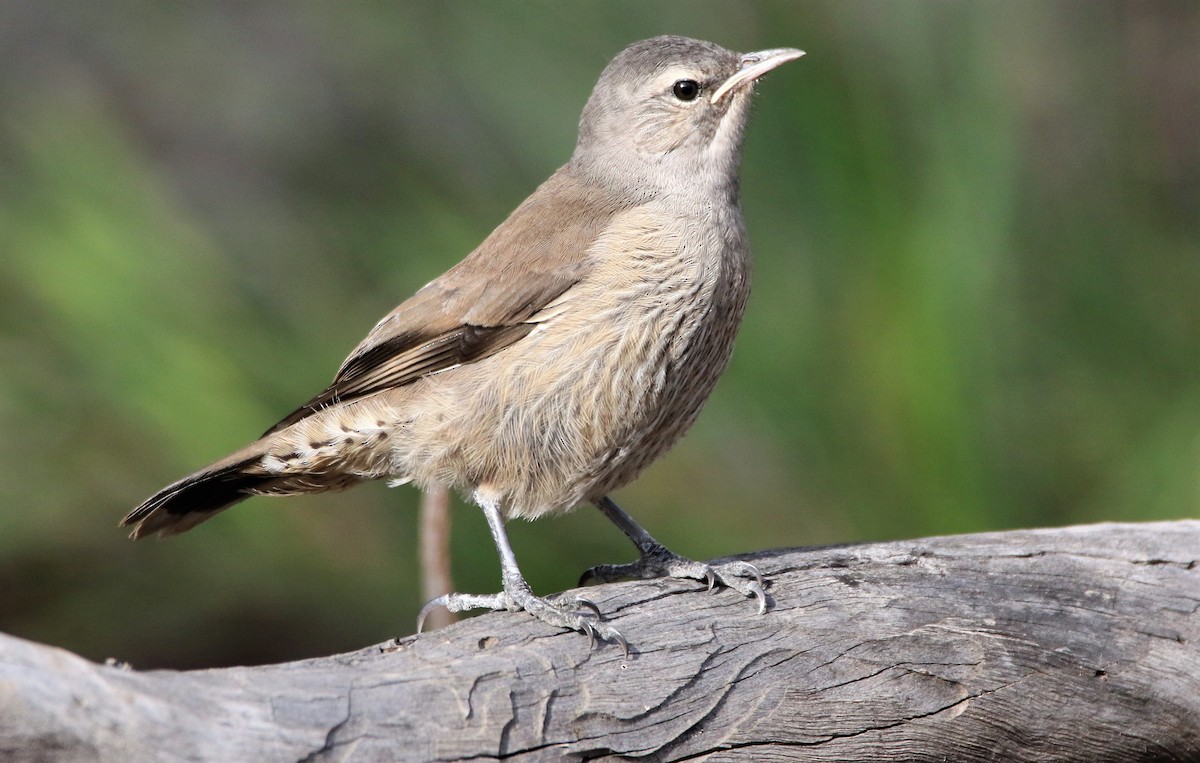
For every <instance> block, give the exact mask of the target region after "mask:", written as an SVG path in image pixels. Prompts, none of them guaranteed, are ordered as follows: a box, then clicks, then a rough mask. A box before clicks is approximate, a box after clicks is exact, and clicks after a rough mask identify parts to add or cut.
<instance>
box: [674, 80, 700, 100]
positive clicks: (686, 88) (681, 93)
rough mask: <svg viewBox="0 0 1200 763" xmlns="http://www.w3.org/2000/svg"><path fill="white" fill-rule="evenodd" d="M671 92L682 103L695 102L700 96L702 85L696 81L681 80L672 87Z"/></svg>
mask: <svg viewBox="0 0 1200 763" xmlns="http://www.w3.org/2000/svg"><path fill="white" fill-rule="evenodd" d="M671 92H672V93H674V94H675V97H676V98H678V99H679V100H681V101H694V100H696V96H698V95H700V83H699V82H697V81H696V80H694V79H681V80H679V81H678V82H676V83H675V84H674V85H672V86H671Z"/></svg>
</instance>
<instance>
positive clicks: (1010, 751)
mask: <svg viewBox="0 0 1200 763" xmlns="http://www.w3.org/2000/svg"><path fill="white" fill-rule="evenodd" d="M743 558H746V559H749V560H752V561H753V562H754V563H756V564H758V565H759V566H760V567H761V569H762V571H763V572H764V574H766V575H767V576H768V577H769V578H770V580H771V583H772V585H771V587H770V594H771V596H772V598H773V606H772V608H771V610H770V611H769V612H768V613H767V614H765V615H763V616H756V615H755V614H754V612H753V607H752V605H751V604H750V602H749V601H747V600H745V599H743V598H742V597H740V596H738V595H737V594H735V593H732V592H730V591H720V590H718V591H715V592H712V593H709V592H706V591H704V590H696V586H694V585H689V584H687V583H685V582H675V581H650V582H633V583H619V584H614V585H606V586H600V587H596V588H592V589H589V590H588V592H587V593H588V595H589V596H590V597H591V598H592V599H594V600H595V601H596V603H597V604H598V605H599V606H600V608H601V609H602V610H603V611H604V612H605V614H606V615H607V618H608V620H609V621H610V622H611V623H612V624H613V625H614V626H615V627H617V628H618V629H619V630H621V632H622V633H624V634H625V636H627V637H628V639H629V642H630V644H631V645H632V652H631V654H630V655H629V657H628V658H625V657H624V656H623V655H622V652H621V649H620V648H618V647H616V646H613V645H611V644H606V645H599V646H598V647H597V648H594V649H593V648H589V645H588V640H587V638H585V637H583V636H581V635H579V634H575V633H560V632H555V631H554V629H552V628H549V627H547V626H545V625H543V624H541V623H539V622H537V621H535V620H534V619H533V618H531V617H528V616H526V615H524V614H521V613H497V614H488V615H484V616H481V617H477V618H473V619H470V620H467V621H465V622H461V623H458V624H456V625H453V626H450V627H449V628H446V629H444V630H441V631H435V632H431V633H427V634H424V635H422V636H420V637H415V638H414V637H410V638H406V639H402V640H400V641H399V642H397V643H394V644H384V645H380V646H374V647H370V648H367V649H362V650H360V651H358V652H353V653H350V654H342V655H337V656H333V657H328V658H324V659H314V660H305V661H301V662H294V663H288V664H283V665H271V666H264V667H256V668H225V669H219V670H202V671H191V672H172V671H150V672H144V673H143V672H137V671H135V670H129V669H121V668H119V667H111V666H105V665H97V664H94V663H91V662H88V661H86V660H84V659H82V658H80V657H77V656H75V655H72V654H70V653H67V652H65V651H62V650H59V649H54V648H51V647H46V646H41V645H37V644H32V643H29V642H25V641H21V640H18V639H14V638H11V637H3V638H0V759H3V760H5V761H46V760H54V761H82V760H89V761H90V760H114V761H115V760H120V761H173V760H212V761H275V760H280V761H283V760H287V761H295V760H361V761H375V760H475V761H481V760H500V759H506V760H522V761H524V760H615V759H625V758H645V759H648V760H662V761H678V760H697V759H703V760H712V761H718V760H720V761H724V760H753V761H772V760H806V761H882V760H888V761H893V760H913V761H942V760H950V761H976V760H991V761H994V760H1005V761H1049V760H1054V761H1092V762H1095V761H1122V762H1127V761H1185V760H1193V761H1194V760H1200V615H1198V614H1197V610H1198V609H1200V565H1198V562H1197V560H1198V559H1200V522H1197V521H1183V522H1164V523H1154V524H1142V525H1114V524H1109V525H1094V526H1086V527H1071V528H1064V529H1057V530H1036V531H1020V532H1006V533H993V534H986V535H968V536H956V537H944V538H930V539H925V540H916V541H905V542H897V543H876V544H865V545H853V546H840V547H831V548H820V549H801V550H792V551H776V552H769V553H759V554H753V555H749V556H746V557H743Z"/></svg>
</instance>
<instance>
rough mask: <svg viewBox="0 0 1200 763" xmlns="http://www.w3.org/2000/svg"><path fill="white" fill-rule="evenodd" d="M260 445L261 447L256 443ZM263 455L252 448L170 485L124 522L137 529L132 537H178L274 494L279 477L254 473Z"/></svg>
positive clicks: (123, 524)
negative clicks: (250, 500) (238, 506)
mask: <svg viewBox="0 0 1200 763" xmlns="http://www.w3.org/2000/svg"><path fill="white" fill-rule="evenodd" d="M256 445H257V443H256ZM262 456H263V452H262V450H261V449H260V448H256V447H254V446H251V447H250V448H247V449H245V450H242V451H238V452H237V453H235V454H233V455H231V456H229V457H228V458H224V459H222V460H220V461H218V462H216V463H215V464H212V465H210V466H207V467H205V468H203V469H201V470H200V471H198V472H195V473H194V474H190V475H188V476H187V477H184V478H183V479H181V480H179V481H177V482H173V483H171V484H170V485H167V486H166V487H165V488H163V489H162V490H159V491H158V492H157V493H155V494H154V495H152V496H150V497H149V498H147V499H146V500H145V501H143V502H142V503H141V505H139V506H138V507H137V508H136V509H134V510H133V511H131V512H129V513H128V514H127V515H126V516H125V518H124V519H122V520H121V526H122V527H125V526H128V525H133V532H132V533H130V535H129V537H131V538H134V539H137V538H145V537H147V536H149V535H154V534H156V533H157V534H158V535H159V536H160V537H163V538H165V537H167V536H170V535H177V534H179V533H181V532H185V531H187V530H190V529H192V528H193V527H195V526H196V525H198V524H200V523H201V522H203V521H205V520H206V519H210V518H211V517H213V516H215V515H216V514H217V513H219V512H221V511H223V510H224V509H227V508H229V507H230V506H233V505H234V504H236V503H240V502H241V501H244V500H246V499H247V498H249V497H250V496H252V495H259V494H262V493H264V492H270V488H271V485H270V483H273V482H276V481H278V479H279V477H278V476H276V475H272V474H264V473H263V472H262V471H261V469H254V468H253V467H255V466H258V465H259V464H261V462H262Z"/></svg>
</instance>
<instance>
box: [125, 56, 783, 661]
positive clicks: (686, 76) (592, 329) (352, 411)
mask: <svg viewBox="0 0 1200 763" xmlns="http://www.w3.org/2000/svg"><path fill="white" fill-rule="evenodd" d="M802 55H803V53H802V52H801V51H799V50H795V49H792V48H778V49H773V50H764V51H760V52H757V53H747V54H741V55H739V54H737V53H733V52H730V51H728V50H725V49H724V48H721V47H719V46H717V45H714V44H712V43H708V42H702V41H699V40H692V39H688V38H685V37H673V36H670V37H656V38H654V39H650V40H644V41H642V42H637V43H634V44H633V45H630V46H629V47H628V48H626V49H625V50H623V51H622V52H621V53H620V54H618V55H617V57H616V58H614V59H613V60H612V62H611V63H609V65H608V66H607V67H606V68H605V69H604V71H603V72H602V73H601V75H600V79H599V81H598V82H597V83H596V87H595V89H594V90H593V91H592V94H591V97H590V98H589V99H588V101H587V105H586V106H585V107H584V110H583V115H582V117H581V118H580V121H579V139H578V142H577V144H576V147H575V151H574V153H573V155H572V156H571V159H570V161H569V162H568V163H567V164H566V165H565V166H563V167H562V168H561V169H559V170H558V171H557V172H555V173H554V174H553V175H552V176H551V177H550V178H549V179H548V180H546V181H545V182H544V183H543V184H542V185H541V186H540V187H539V188H538V189H537V190H535V191H534V192H533V195H531V196H530V197H529V198H527V199H526V200H525V201H524V202H522V203H521V205H520V206H519V207H517V209H516V210H515V211H514V212H513V213H512V214H511V215H510V216H509V217H508V219H506V220H505V221H504V222H503V223H501V224H500V226H499V227H498V228H496V230H495V231H493V232H492V234H491V235H489V236H488V237H487V239H485V240H484V242H483V243H482V244H480V245H479V247H478V248H477V249H475V250H474V251H473V252H471V253H470V254H469V255H468V256H467V257H466V259H464V260H462V261H461V262H459V263H458V264H457V265H455V266H454V267H452V268H450V270H448V271H447V272H446V273H445V274H444V275H442V276H441V277H439V278H437V279H436V280H434V281H433V282H431V283H430V284H428V285H427V286H425V287H424V288H422V289H421V290H420V291H418V292H417V293H416V294H415V295H413V296H412V297H411V298H410V299H408V300H407V301H405V302H404V303H402V304H401V305H400V306H399V307H397V308H396V309H395V310H393V311H392V312H391V313H390V314H389V315H387V316H386V317H385V318H384V319H383V320H382V321H380V322H379V323H378V324H377V325H376V326H375V328H374V329H372V330H371V332H370V333H369V334H368V335H367V337H366V339H364V340H363V341H362V342H361V343H360V344H359V345H358V347H356V348H355V349H354V351H353V352H351V353H350V356H349V357H348V358H347V359H346V361H345V362H344V363H342V366H341V368H340V369H339V370H338V372H337V375H336V377H335V378H334V380H333V383H332V384H331V385H330V386H329V388H328V389H326V390H325V391H323V392H321V393H320V394H319V395H317V396H315V397H314V398H313V399H312V400H311V401H309V402H308V403H305V404H304V405H302V406H300V407H299V408H298V409H297V410H296V411H295V412H293V413H292V414H290V415H288V416H286V417H284V418H283V419H282V420H281V421H280V422H279V423H278V424H277V425H275V426H274V427H272V428H271V429H270V430H268V431H267V432H266V433H265V434H264V435H263V436H262V437H261V438H259V439H258V440H256V441H255V442H253V443H251V444H250V445H247V446H246V447H244V448H242V449H241V450H239V451H237V452H236V453H233V454H231V455H229V456H228V457H226V458H224V459H221V460H220V461H217V462H216V463H214V464H211V465H210V466H208V467H205V468H204V469H201V470H199V471H197V472H195V473H194V474H191V475H189V476H187V477H184V478H183V479H181V480H179V481H177V482H175V483H173V484H171V485H169V486H167V487H165V488H163V489H162V490H160V491H159V492H158V493H156V494H155V495H153V496H151V497H150V498H148V499H146V501H145V502H143V503H142V504H141V505H140V506H138V507H137V508H135V509H134V510H133V511H132V512H130V513H129V515H128V516H126V517H125V519H124V520H123V521H122V524H124V525H133V533H132V537H134V538H141V537H144V536H147V535H153V534H158V535H160V536H168V535H174V534H176V533H180V532H183V531H185V530H188V529H191V528H192V527H194V526H195V525H197V524H199V523H200V522H203V521H204V520H206V519H208V518H210V517H212V516H213V515H214V514H216V513H218V512H220V511H222V510H223V509H226V508H228V507H230V506H232V505H234V504H235V503H238V502H239V501H242V500H245V499H246V498H248V497H250V496H252V495H291V494H296V493H310V492H317V491H322V490H333V489H341V488H345V487H349V486H350V485H353V484H355V483H358V482H361V481H364V480H373V479H384V478H386V479H390V480H393V481H397V482H414V483H416V484H417V485H420V486H425V487H428V486H433V485H447V486H454V487H456V488H459V489H461V490H464V491H465V492H466V493H467V494H469V495H470V496H471V497H472V498H473V500H474V501H475V503H477V504H478V505H479V507H480V508H481V509H482V510H483V514H484V516H485V517H486V518H487V522H488V526H489V528H490V530H491V533H492V538H493V540H494V541H495V544H496V550H497V552H498V553H499V555H500V562H501V568H502V576H503V590H502V591H500V592H499V593H497V594H493V595H472V594H462V593H451V594H447V595H445V596H441V597H439V598H437V599H434V600H433V601H431V602H429V604H427V605H426V606H425V608H424V609H422V611H421V615H420V618H419V622H418V630H419V629H420V621H423V620H424V617H425V615H426V614H427V613H428V612H429V610H430V609H431V608H432V607H436V606H444V607H446V608H448V609H450V610H451V611H455V612H458V611H463V610H467V609H474V608H488V609H507V610H525V611H527V612H529V613H530V614H532V615H533V616H534V617H536V618H538V619H539V620H542V621H544V622H546V623H549V624H551V625H554V626H557V627H561V628H568V629H573V630H576V631H580V632H583V633H586V634H588V635H589V636H591V637H592V638H593V639H595V638H596V637H600V638H603V639H607V640H611V641H615V642H617V643H620V644H621V645H622V647H624V648H627V645H626V644H625V640H624V638H622V637H621V635H620V634H619V633H618V632H617V631H616V630H614V629H613V628H612V627H611V626H608V625H606V624H605V623H604V622H603V621H602V617H601V613H600V612H599V610H598V609H597V608H596V607H595V605H593V604H592V603H591V602H588V601H587V600H585V599H579V598H570V597H561V596H560V597H554V598H543V597H539V596H536V595H534V593H533V592H532V590H531V589H530V587H529V584H528V583H527V582H526V581H525V578H524V576H523V575H522V574H521V571H520V569H519V568H518V566H517V560H516V557H515V555H514V554H513V551H512V547H511V546H510V545H509V542H508V536H507V534H506V532H505V527H504V523H505V521H506V520H507V519H509V518H513V517H524V518H531V519H532V518H536V517H539V516H541V515H543V514H551V513H556V512H563V511H566V510H569V509H571V508H573V507H574V506H576V505H578V504H581V503H589V502H590V503H593V504H595V505H596V506H597V507H598V508H599V509H600V510H601V511H602V512H603V513H604V514H605V516H607V517H608V518H609V519H610V520H612V521H613V523H614V524H616V525H617V527H619V528H620V529H621V530H622V531H623V532H624V533H625V534H626V536H628V537H629V539H630V540H631V541H632V542H633V543H634V544H635V545H636V546H637V548H638V551H639V553H640V558H639V559H638V560H637V561H636V562H633V563H631V564H620V565H602V566H599V567H595V568H593V569H591V570H589V571H588V572H586V573H585V574H584V580H589V579H591V580H597V581H611V580H616V579H619V578H628V577H633V578H652V577H659V576H671V577H682V578H692V579H697V580H704V581H707V582H708V584H709V586H710V587H711V586H712V585H714V584H718V583H719V584H721V585H723V586H727V587H729V588H732V589H734V590H736V591H739V592H741V593H742V594H744V595H746V596H750V597H754V598H755V599H757V602H758V611H759V612H760V613H761V612H763V611H765V607H766V594H765V592H764V590H763V584H762V578H761V576H760V575H759V573H758V570H756V569H755V568H754V567H753V566H752V565H750V564H747V563H744V562H732V563H727V564H706V563H702V562H695V561H691V560H689V559H685V558H683V557H681V556H679V555H677V554H674V553H672V552H671V551H669V550H667V549H666V548H665V547H663V546H662V544H660V543H658V542H657V541H656V540H655V539H654V538H653V537H651V536H650V534H649V533H647V532H646V531H645V530H644V529H642V528H641V527H640V526H639V525H638V524H637V523H636V522H635V521H634V520H633V518H632V517H630V516H629V515H628V514H626V513H625V512H624V511H622V510H621V509H620V508H619V507H618V506H617V505H616V504H615V503H613V501H612V500H611V499H610V498H608V494H609V493H610V492H611V491H613V490H615V489H617V488H619V487H621V486H623V485H625V484H627V483H629V482H630V481H632V480H633V479H634V478H635V477H637V476H638V474H640V473H641V472H642V470H643V469H645V467H646V466H648V465H649V464H650V463H651V462H652V461H654V460H655V459H656V458H657V457H658V456H660V455H662V454H663V453H664V452H665V451H666V450H667V449H669V448H670V447H671V446H672V445H674V444H675V442H676V441H677V440H678V439H679V438H680V437H682V436H683V434H684V432H685V431H686V430H687V429H688V427H689V426H690V425H691V424H692V422H693V421H694V420H695V418H696V415H697V414H698V413H699V411H700V408H701V406H702V405H703V404H704V401H705V400H706V399H707V398H708V396H709V393H710V392H711V391H712V388H713V386H714V384H715V383H716V381H717V378H718V377H719V376H720V374H721V373H722V372H723V371H724V369H725V366H726V364H727V363H728V360H729V355H730V351H731V349H732V344H733V339H734V335H735V334H736V333H737V329H738V325H739V324H740V322H741V318H742V313H743V310H744V308H745V304H746V298H747V296H748V293H749V273H748V271H749V250H748V246H747V242H746V235H745V228H744V224H743V221H742V212H741V208H740V206H739V201H738V193H737V189H738V179H737V173H738V166H739V163H740V158H741V148H742V135H743V132H744V130H745V126H746V120H747V116H748V114H749V105H750V100H751V96H752V94H753V87H754V83H755V81H756V80H757V79H758V78H759V77H761V76H762V75H763V74H765V73H766V72H768V71H770V70H772V69H774V68H775V67H777V66H779V65H780V64H783V63H786V62H788V61H792V60H794V59H796V58H799V57H800V56H802Z"/></svg>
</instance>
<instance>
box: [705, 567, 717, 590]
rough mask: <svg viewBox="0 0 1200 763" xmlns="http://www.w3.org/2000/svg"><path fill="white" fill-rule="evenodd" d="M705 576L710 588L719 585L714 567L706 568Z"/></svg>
mask: <svg viewBox="0 0 1200 763" xmlns="http://www.w3.org/2000/svg"><path fill="white" fill-rule="evenodd" d="M704 578H705V580H707V581H708V590H710V591H711V590H712V589H713V588H715V587H716V585H717V574H716V573H715V572H713V570H712V567H705V568H704Z"/></svg>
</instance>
